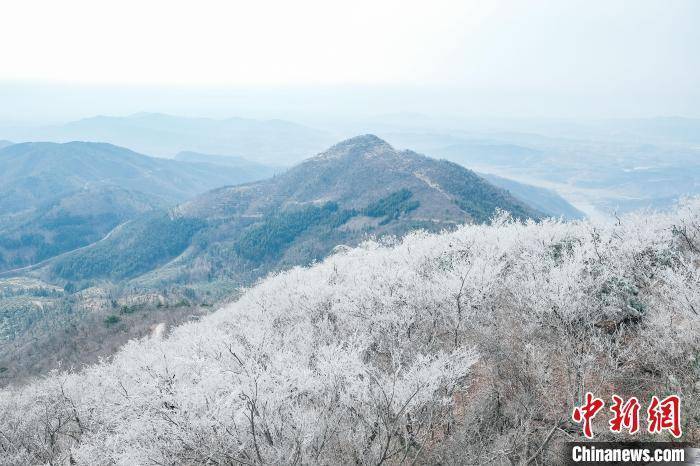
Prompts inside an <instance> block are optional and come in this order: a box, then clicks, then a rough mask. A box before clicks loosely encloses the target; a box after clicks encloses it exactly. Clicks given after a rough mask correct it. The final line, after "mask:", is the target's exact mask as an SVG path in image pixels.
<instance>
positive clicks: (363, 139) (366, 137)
mask: <svg viewBox="0 0 700 466" xmlns="http://www.w3.org/2000/svg"><path fill="white" fill-rule="evenodd" d="M382 154H396V151H395V150H394V148H393V147H391V145H390V144H389V143H388V142H386V141H385V140H383V139H381V138H378V137H377V136H375V135H374V134H362V135H360V136H355V137H352V138H350V139H346V140H344V141H341V142H339V143H337V144H336V145H334V146H333V147H331V148H330V149H328V150H327V151H325V152H323V153H321V154H319V155H318V157H317V158H321V159H336V158H343V157H365V158H371V157H374V156H377V155H382Z"/></svg>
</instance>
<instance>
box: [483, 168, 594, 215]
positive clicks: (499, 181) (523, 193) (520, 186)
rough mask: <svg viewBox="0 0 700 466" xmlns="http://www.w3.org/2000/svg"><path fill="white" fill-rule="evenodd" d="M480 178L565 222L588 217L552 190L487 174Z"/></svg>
mask: <svg viewBox="0 0 700 466" xmlns="http://www.w3.org/2000/svg"><path fill="white" fill-rule="evenodd" d="M479 176H481V177H483V178H485V179H486V180H487V181H488V182H490V183H491V184H493V185H495V186H498V187H499V188H503V189H505V190H507V191H508V192H510V193H511V194H513V195H514V196H516V197H517V198H519V199H522V200H524V201H525V202H527V204H528V205H530V206H532V207H533V208H535V209H537V210H538V211H540V212H545V213H546V214H547V215H550V216H552V217H561V218H563V219H564V220H580V219H583V218H585V217H586V215H585V214H584V213H583V212H581V211H580V210H578V209H577V208H576V207H574V206H572V205H571V204H570V203H569V202H568V201H567V200H566V199H564V198H563V197H561V196H560V195H559V194H557V193H556V191H553V190H551V189H547V188H541V187H539V186H533V185H530V184H524V183H518V182H517V181H513V180H510V179H508V178H503V177H500V176H496V175H491V174H487V173H479Z"/></svg>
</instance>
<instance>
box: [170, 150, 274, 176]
mask: <svg viewBox="0 0 700 466" xmlns="http://www.w3.org/2000/svg"><path fill="white" fill-rule="evenodd" d="M174 159H175V160H179V161H181V162H192V163H207V164H211V165H223V166H225V167H233V168H236V169H238V170H243V171H245V172H246V173H248V174H250V175H255V177H256V178H261V179H262V178H267V177H269V176H272V175H274V174H275V173H280V172H282V171H284V169H283V168H281V167H280V168H277V167H273V166H270V165H264V164H261V163H257V162H252V161H250V160H248V159H245V158H243V157H239V156H236V155H218V154H202V153H200V152H192V151H182V152H178V153H177V154H176V155H175V157H174Z"/></svg>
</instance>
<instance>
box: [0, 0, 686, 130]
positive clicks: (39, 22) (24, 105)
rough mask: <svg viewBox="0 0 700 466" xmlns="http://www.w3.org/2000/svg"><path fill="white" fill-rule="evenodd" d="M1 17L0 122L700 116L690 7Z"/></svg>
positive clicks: (125, 7)
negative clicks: (152, 117)
mask: <svg viewBox="0 0 700 466" xmlns="http://www.w3.org/2000/svg"><path fill="white" fill-rule="evenodd" d="M0 11H1V13H2V18H3V26H2V27H1V28H0V51H1V52H2V53H1V54H0V99H2V100H0V118H3V119H12V118H13V117H14V118H17V119H24V118H27V117H28V116H30V115H33V116H38V115H45V116H46V117H47V118H54V117H60V116H61V115H62V114H65V115H67V116H68V115H70V116H74V115H76V114H78V113H86V114H89V113H118V112H129V111H165V110H175V111H177V110H178V109H179V110H180V111H192V112H193V113H199V114H206V113H212V114H220V113H226V109H227V108H229V109H230V110H229V113H230V114H236V111H240V112H248V113H251V112H252V113H254V112H255V110H256V98H255V97H254V96H259V99H260V105H259V108H258V110H261V109H264V110H262V112H263V113H274V111H275V108H274V107H275V103H276V102H277V103H279V112H280V113H285V112H290V111H292V112H293V111H294V110H295V108H294V105H298V103H297V104H294V103H292V104H290V103H289V102H286V100H288V99H287V97H289V100H290V101H291V102H294V101H295V99H296V101H297V102H306V103H308V105H309V108H311V109H314V108H316V107H318V108H316V110H312V111H319V112H322V111H324V109H323V105H324V104H327V105H330V104H333V106H334V108H333V110H334V111H336V112H340V113H342V111H343V108H344V107H343V105H349V106H350V107H353V104H354V106H355V107H357V106H359V107H362V106H368V105H369V106H371V105H373V104H376V105H377V108H376V109H374V110H376V112H379V113H381V112H390V111H420V112H427V113H431V112H438V113H439V112H447V113H452V114H463V115H470V116H474V115H478V114H489V115H500V116H527V115H530V114H532V115H534V116H576V115H578V114H580V115H581V116H596V115H599V116H652V115H669V114H679V115H686V116H700V112H699V111H698V108H699V107H700V90H698V83H699V82H700V28H699V27H698V24H700V1H696V0H658V1H644V0H629V1H614V0H599V1H597V0H587V1H584V0H580V1H579V0H565V1H563V0H541V1H537V0H532V1H525V0H513V1H497V0H492V1H464V0H462V1H457V0H455V1H448V0H431V1H430V2H428V1H420V2H418V1H407V0H400V1H380V0H374V1H365V0H354V1H342V2H340V1H330V0H318V1H316V0H295V1H246V2H243V1H240V2H239V1H231V0H229V1H213V0H198V1H177V0H148V1H145V0H140V1H133V0H120V1H95V0H62V1H49V0H47V1H36V0H23V1H16V2H14V1H13V2H4V3H3V4H2V7H0ZM333 89H337V90H338V92H335V93H334V92H333ZM248 90H249V91H250V92H247V91H248ZM115 94H120V95H117V97H115ZM71 96H74V97H71ZM136 96H141V100H137V98H136ZM178 96H179V100H178ZM215 96H219V97H221V98H220V99H218V98H215ZM47 97H48V99H47ZM354 97H357V99H355V98H354ZM52 98H53V99H52ZM3 100H4V101H5V102H4V105H3ZM47 100H49V101H50V100H53V101H52V102H50V103H47ZM350 107H348V111H355V110H361V108H360V109H353V108H350ZM299 110H301V109H299ZM62 112H63V113H62ZM368 113H371V111H368Z"/></svg>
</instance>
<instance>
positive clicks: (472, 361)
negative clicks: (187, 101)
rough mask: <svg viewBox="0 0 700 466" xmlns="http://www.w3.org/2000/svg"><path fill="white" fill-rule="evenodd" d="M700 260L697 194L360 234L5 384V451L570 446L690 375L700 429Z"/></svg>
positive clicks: (163, 454) (90, 453)
mask: <svg viewBox="0 0 700 466" xmlns="http://www.w3.org/2000/svg"><path fill="white" fill-rule="evenodd" d="M699 268H700V201H698V200H695V201H688V202H685V203H684V204H682V205H681V206H679V207H678V209H677V210H676V211H674V212H672V213H668V214H635V215H633V216H627V217H624V218H622V219H621V220H620V221H619V222H616V223H614V224H611V225H602V224H600V225H597V224H593V223H589V222H576V223H560V222H556V221H544V222H541V223H538V224H535V223H528V224H523V223H517V222H511V221H509V220H508V219H507V218H506V217H500V218H497V219H495V220H494V221H493V224H492V225H490V226H464V227H461V228H459V229H458V230H456V231H454V232H450V233H444V234H440V235H433V234H425V233H414V234H411V235H409V236H408V237H406V238H404V239H403V240H402V241H397V242H395V243H393V244H390V243H389V242H387V241H384V242H382V243H377V242H368V243H365V244H363V245H362V246H361V247H359V248H357V249H345V248H341V249H339V250H338V251H337V253H336V254H334V255H333V256H331V257H330V258H328V259H327V260H325V261H324V262H323V263H320V264H316V265H314V266H312V267H309V268H305V269H302V268H297V269H293V270H291V271H288V272H286V273H282V274H279V275H277V276H273V277H270V278H267V279H266V280H264V281H263V282H261V283H260V284H258V285H257V286H255V287H254V288H252V289H250V290H248V291H247V292H246V293H245V294H244V295H243V296H242V297H241V298H240V299H239V300H238V301H237V302H236V303H234V304H231V305H229V306H228V307H226V308H224V309H221V310H219V311H218V312H216V313H214V314H213V315H211V316H209V317H207V318H204V319H202V320H201V321H199V322H195V323H189V324H186V325H183V326H181V327H179V328H176V329H175V330H174V331H172V332H171V334H170V335H169V336H167V337H165V338H162V339H161V338H150V339H147V340H144V341H133V342H131V343H129V344H128V345H127V346H126V347H124V348H123V349H122V350H121V351H120V352H119V353H118V354H116V355H115V356H114V358H113V359H112V360H111V361H105V362H103V363H102V364H98V365H95V366H91V367H87V368H85V369H83V370H80V371H77V372H68V373H65V372H64V373H54V374H51V375H50V376H47V377H45V378H43V379H41V380H36V381H34V382H32V383H31V384H29V385H26V386H22V387H12V388H9V389H6V390H4V391H2V392H0V458H2V461H4V462H5V463H7V464H13V465H15V464H25V463H28V464H37V463H39V464H45V463H51V464H74V463H77V464H90V465H93V464H124V465H140V464H259V463H270V464H288V463H297V464H318V463H320V464H349V463H354V464H357V463H359V464H400V463H401V464H402V463H460V464H465V463H474V464H526V463H528V462H530V463H533V464H534V463H539V464H542V462H543V461H544V462H547V461H548V462H549V463H552V464H556V463H558V462H559V461H560V456H559V455H560V450H559V446H560V445H561V442H564V441H567V440H569V439H580V438H582V434H581V429H580V426H579V425H577V424H572V423H571V422H570V421H569V419H570V415H571V411H572V408H573V406H575V405H578V404H580V400H581V399H582V398H583V396H584V394H585V393H586V391H591V392H593V393H595V394H596V395H597V396H600V397H602V398H605V399H609V396H610V394H612V393H617V394H620V395H622V396H633V395H634V396H637V397H638V398H639V399H640V400H642V399H644V400H648V399H649V397H650V396H651V394H658V395H665V394H669V393H677V394H679V395H680V396H681V398H682V400H683V408H682V409H683V411H682V413H683V431H684V435H683V440H687V441H695V442H697V441H698V439H700V432H699V423H700V419H699V417H700V406H699V405H700V401H698V400H700V393H699V392H700V384H699V383H698V380H700V360H699V359H698V358H699V351H700V332H699V331H698V330H699V328H698V327H699V322H700V318H699V317H698V312H700V270H699ZM606 409H607V407H606ZM599 418H601V419H598V418H597V419H596V421H597V422H596V424H595V426H594V432H595V434H596V439H598V440H606V439H607V440H609V439H611V438H612V437H611V436H612V434H610V433H609V432H608V429H607V428H606V426H605V420H606V419H607V417H606V415H601V416H599ZM643 425H644V424H643ZM640 435H641V436H643V435H644V434H638V435H637V438H639V437H640ZM656 438H657V439H662V438H659V437H656Z"/></svg>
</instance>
